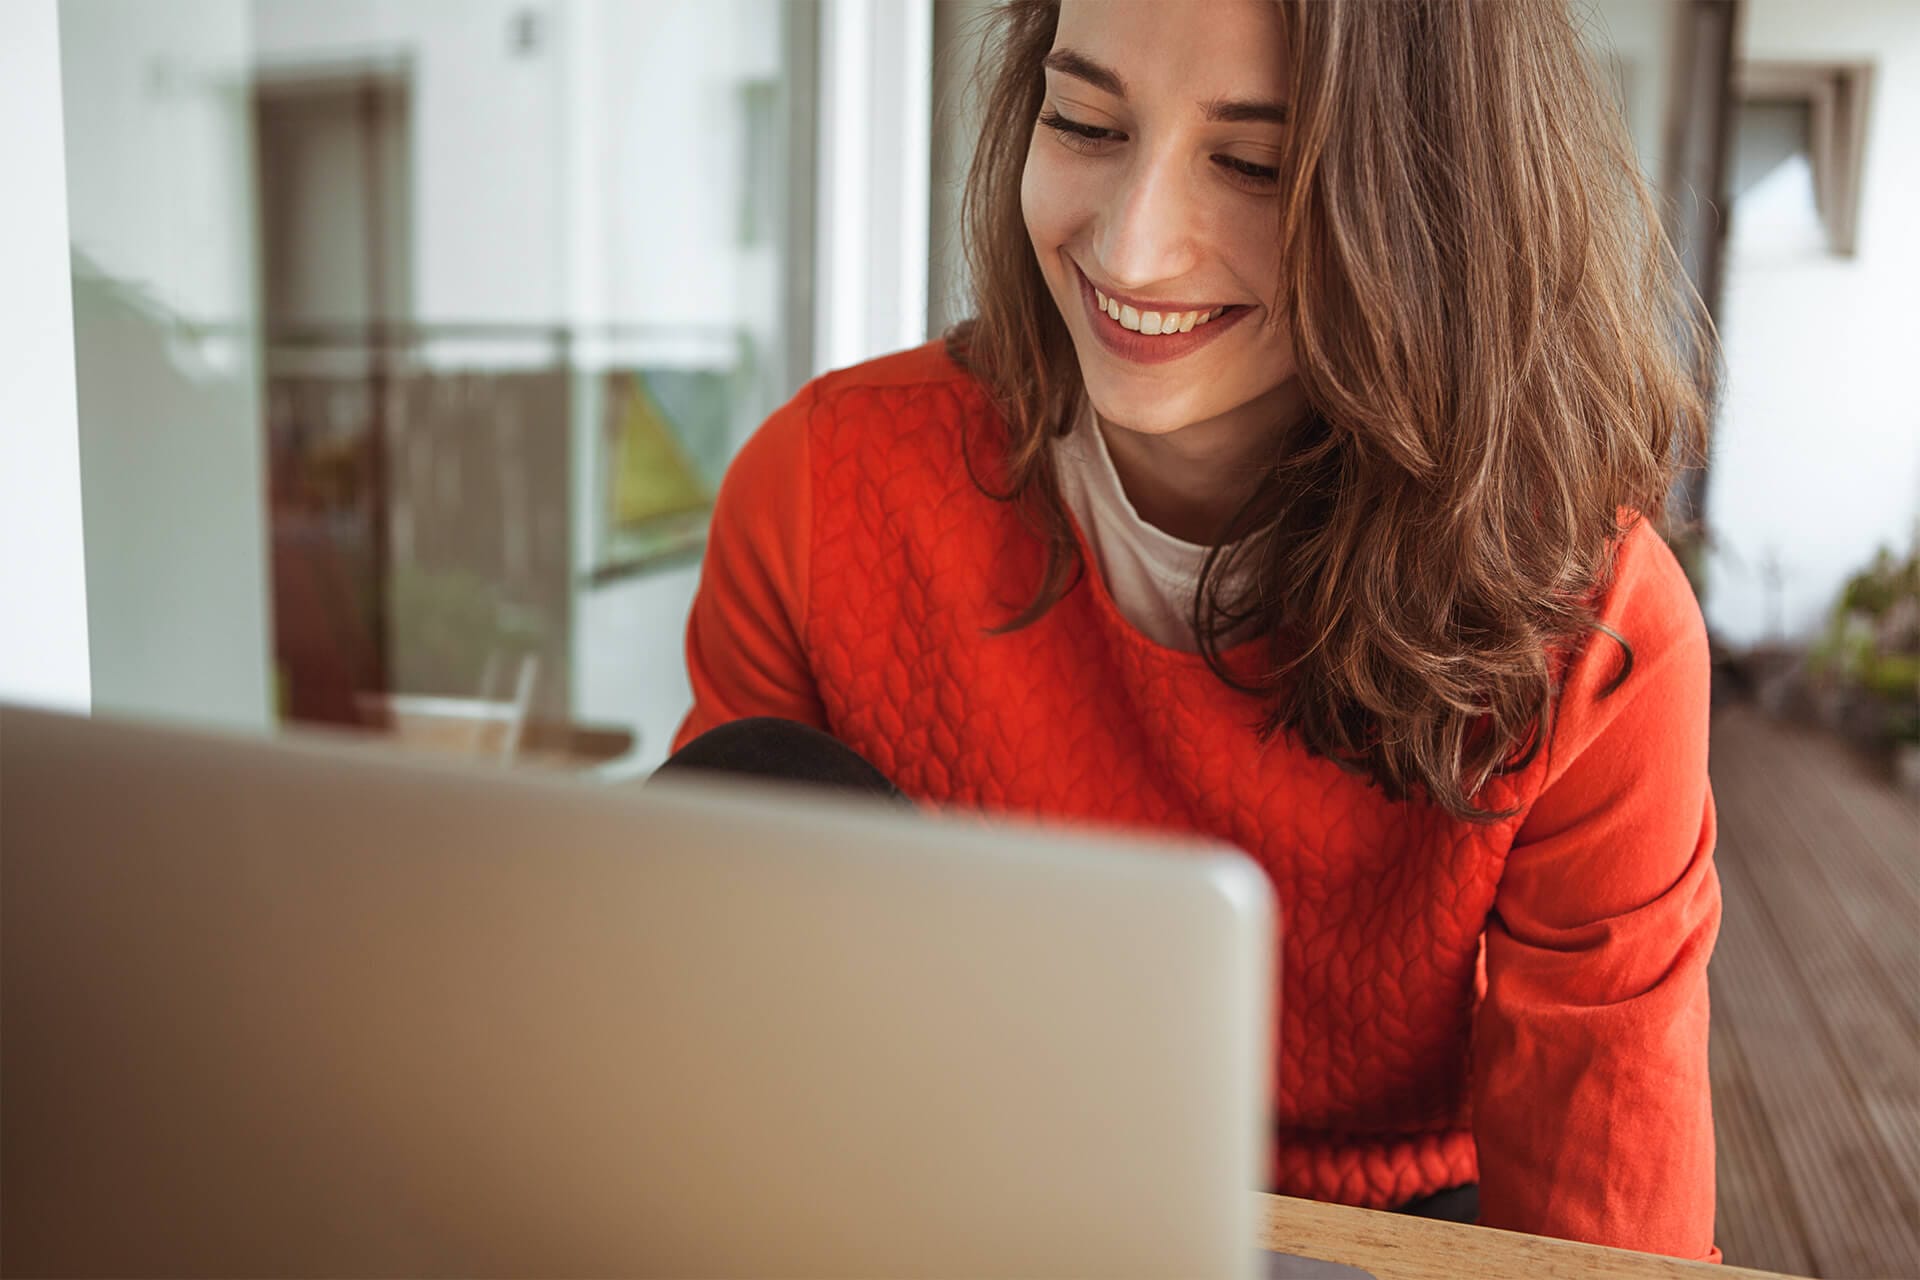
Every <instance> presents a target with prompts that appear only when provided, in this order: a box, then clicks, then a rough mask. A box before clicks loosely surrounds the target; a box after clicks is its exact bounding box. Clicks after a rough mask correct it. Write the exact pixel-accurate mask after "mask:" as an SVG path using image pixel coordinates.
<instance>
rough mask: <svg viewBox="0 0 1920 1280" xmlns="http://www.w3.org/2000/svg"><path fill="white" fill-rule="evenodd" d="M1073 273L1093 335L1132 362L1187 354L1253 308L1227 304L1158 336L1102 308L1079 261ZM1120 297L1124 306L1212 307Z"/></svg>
mask: <svg viewBox="0 0 1920 1280" xmlns="http://www.w3.org/2000/svg"><path fill="white" fill-rule="evenodd" d="M1073 273H1074V275H1076V276H1078V277H1079V278H1080V297H1081V300H1082V301H1083V302H1084V303H1085V304H1086V308H1087V322H1088V323H1089V324H1091V325H1092V326H1093V336H1094V337H1096V338H1098V339H1099V340H1100V345H1101V346H1103V347H1105V348H1106V349H1107V350H1108V351H1110V352H1112V353H1113V354H1114V355H1116V356H1119V357H1120V358H1121V359H1122V360H1128V361H1131V362H1133V363H1134V364H1165V363H1166V362H1167V361H1169V360H1178V359H1180V358H1181V357H1182V356H1186V355H1190V354H1192V353H1193V352H1195V351H1197V350H1199V349H1200V348H1201V347H1204V346H1206V345H1207V344H1208V343H1209V342H1212V341H1213V340H1214V339H1215V338H1218V337H1219V336H1220V335H1221V334H1223V333H1225V332H1226V331H1227V330H1228V329H1231V328H1232V327H1233V326H1234V325H1236V324H1238V323H1240V320H1241V318H1242V317H1244V316H1246V315H1247V314H1248V313H1249V312H1250V311H1252V308H1251V307H1244V306H1239V305H1233V304H1229V305H1228V306H1227V309H1226V310H1225V311H1223V312H1222V313H1221V314H1220V315H1217V316H1215V317H1214V318H1213V319H1212V320H1209V321H1208V322H1207V323H1206V324H1197V325H1195V326H1194V327H1193V328H1191V329H1189V330H1188V331H1187V332H1185V333H1176V334H1171V335H1168V334H1161V335H1157V336H1154V335H1148V334H1142V333H1135V332H1134V331H1133V330H1131V329H1128V328H1125V327H1124V326H1122V325H1121V323H1120V322H1119V321H1118V320H1115V319H1114V318H1113V317H1112V316H1110V315H1108V314H1107V313H1106V311H1105V310H1104V309H1102V308H1101V306H1100V303H1099V300H1098V299H1096V298H1095V297H1094V296H1093V282H1092V281H1090V280H1088V279H1087V273H1086V272H1084V271H1082V270H1080V267H1079V264H1077V263H1076V264H1075V265H1074V269H1073ZM1115 296H1118V295H1115ZM1119 301H1121V302H1122V303H1125V304H1126V305H1127V306H1130V307H1135V308H1136V309H1142V310H1165V311H1210V310H1212V309H1213V307H1212V306H1200V307H1162V306H1152V305H1150V306H1148V307H1146V308H1140V307H1139V305H1138V304H1137V303H1135V302H1134V301H1133V300H1132V299H1129V298H1124V297H1121V298H1119Z"/></svg>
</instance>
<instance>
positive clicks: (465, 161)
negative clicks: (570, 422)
mask: <svg viewBox="0 0 1920 1280" xmlns="http://www.w3.org/2000/svg"><path fill="white" fill-rule="evenodd" d="M251 9H252V14H253V22H254V43H255V48H256V51H257V59H258V62H259V65H260V67H261V69H262V71H263V72H264V73H267V74H273V73H276V72H296V73H305V72H312V71H315V70H325V69H328V68H330V67H339V68H347V67H353V66H356V65H358V66H365V65H376V64H377V65H393V64H405V65H407V66H408V67H409V68H410V72H411V74H410V81H411V89H412V99H411V105H412V113H413V129H414V134H413V146H412V155H413V159H414V173H413V216H414V223H415V225H414V241H413V269H414V278H413V302H414V309H415V316H414V318H415V319H417V320H420V321H423V322H427V323H439V322H448V323H472V322H486V323H499V324H507V323H525V324H551V323H554V322H555V321H556V320H558V319H559V317H560V314H561V306H562V297H563V277H562V261H561V257H560V245H561V239H562V237H561V228H562V222H561V182H560V178H561V164H562V147H561V145H560V139H561V119H562V116H561V102H562V99H561V81H560V72H559V68H560V65H561V61H560V58H559V57H558V56H557V53H556V43H555V42H556V40H557V38H558V36H559V34H560V28H559V25H558V23H557V22H556V21H555V17H554V6H553V4H551V3H546V4H542V3H528V2H527V0H409V2H408V3H392V2H391V0H327V2H326V3H316V2H315V0H253V3H252V5H251ZM522 14H529V15H532V17H533V18H534V32H535V39H534V41H533V43H532V46H531V47H530V48H527V49H524V50H523V49H521V48H519V47H517V45H516V42H515V35H516V28H515V22H516V20H517V19H518V17H519V16H520V15H522Z"/></svg>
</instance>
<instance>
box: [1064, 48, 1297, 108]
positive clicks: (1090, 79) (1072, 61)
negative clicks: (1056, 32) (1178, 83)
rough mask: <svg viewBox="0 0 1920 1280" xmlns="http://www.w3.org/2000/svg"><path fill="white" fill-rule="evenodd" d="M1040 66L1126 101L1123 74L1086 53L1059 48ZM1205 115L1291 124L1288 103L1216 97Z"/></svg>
mask: <svg viewBox="0 0 1920 1280" xmlns="http://www.w3.org/2000/svg"><path fill="white" fill-rule="evenodd" d="M1040 65H1041V66H1043V67H1045V68H1046V69H1047V70H1049V71H1058V72H1059V73H1060V74H1061V75H1064V76H1072V77H1074V78H1075V79H1076V80H1084V81H1086V82H1087V83H1088V84H1090V85H1092V86H1093V87H1094V88H1096V89H1099V90H1100V91H1101V92H1103V93H1110V94H1112V95H1113V96H1114V97H1116V98H1121V99H1125V98H1126V96H1127V82H1126V81H1124V80H1122V79H1121V78H1120V73H1119V72H1117V71H1115V70H1114V69H1113V68H1111V67H1105V66H1102V65H1101V64H1099V63H1098V62H1095V61H1094V60H1093V59H1092V58H1089V57H1088V56H1087V55H1086V54H1084V53H1077V52H1075V51H1074V50H1072V49H1055V50H1053V52H1051V53H1049V54H1048V55H1047V56H1046V57H1045V58H1043V59H1041V61H1040ZM1200 110H1201V113H1202V114H1203V115H1204V116H1205V117H1206V119H1207V121H1208V122H1209V123H1211V124H1285V123H1286V122H1287V104H1286V103H1284V102H1262V101H1253V100H1248V99H1244V98H1215V99H1213V100H1212V101H1209V102H1203V103H1201V104H1200Z"/></svg>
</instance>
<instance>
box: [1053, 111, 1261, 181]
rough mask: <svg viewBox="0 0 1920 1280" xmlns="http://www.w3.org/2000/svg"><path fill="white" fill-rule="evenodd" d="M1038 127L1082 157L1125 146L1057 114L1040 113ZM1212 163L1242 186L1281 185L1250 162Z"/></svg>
mask: <svg viewBox="0 0 1920 1280" xmlns="http://www.w3.org/2000/svg"><path fill="white" fill-rule="evenodd" d="M1040 123H1041V124H1043V125H1045V126H1046V127H1047V128H1049V129H1051V130H1053V131H1054V132H1055V133H1057V134H1059V135H1060V140H1061V141H1062V142H1064V143H1065V144H1066V145H1067V146H1068V147H1071V148H1072V149H1073V150H1075V151H1079V152H1082V153H1083V154H1084V153H1088V152H1091V151H1093V150H1095V149H1097V148H1098V147H1099V146H1100V145H1101V144H1103V143H1108V142H1124V141H1126V137H1127V135H1126V134H1124V133H1121V132H1120V131H1119V130H1118V129H1108V128H1106V127H1104V126H1102V125H1097V124H1082V123H1080V121H1078V120H1069V119H1068V118H1067V117H1065V116H1063V115H1061V114H1060V113H1059V112H1058V111H1042V112H1041V113H1040ZM1213 159H1214V162H1215V163H1217V164H1218V165H1220V167H1221V168H1223V169H1225V170H1227V172H1228V173H1230V174H1232V175H1233V177H1234V180H1235V181H1236V182H1238V183H1240V184H1241V185H1242V186H1252V187H1257V188H1261V189H1271V188H1272V187H1274V186H1275V185H1276V184H1277V183H1278V182H1279V181H1280V171H1279V170H1278V169H1276V168H1274V167H1272V166H1271V165H1264V164H1255V163H1253V162H1252V161H1251V160H1242V159H1240V158H1238V157H1237V156H1225V155H1222V156H1215V157H1213Z"/></svg>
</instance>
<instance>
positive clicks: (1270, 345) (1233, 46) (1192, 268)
mask: <svg viewBox="0 0 1920 1280" xmlns="http://www.w3.org/2000/svg"><path fill="white" fill-rule="evenodd" d="M1286 65H1287V63H1286V58H1285V42H1284V33H1283V32H1282V30H1281V24H1280V12H1279V6H1278V5H1276V4H1274V3H1273V0H1212V2H1210V3H1207V4H1204V5H1202V4H1198V3H1166V2H1164V0H1063V3H1062V4H1061V6H1060V23H1059V27H1058V30H1057V32H1056V34H1055V36H1054V42H1053V50H1052V52H1051V53H1049V54H1048V55H1047V65H1046V70H1045V74H1046V82H1047V87H1046V98H1045V101H1044V103H1043V104H1042V107H1041V114H1040V120H1039V122H1038V123H1036V124H1035V126H1034V130H1033V141H1032V143H1031V145H1030V146H1029V148H1028V151H1027V167H1026V171H1025V174H1024V176H1023V178H1022V180H1021V185H1020V202H1021V207H1022V209H1023V210H1024V212H1025V215H1026V221H1027V232H1028V234H1029V235H1030V236H1031V237H1032V239H1033V250H1034V253H1035V255H1036V256H1037V257H1038V259H1039V262H1040V270H1041V271H1042V273H1043V274H1044V275H1045V276H1046V280H1047V287H1048V288H1049V289H1050V290H1051V291H1052V293H1053V300H1054V303H1055V304H1056V305H1057V306H1058V307H1059V308H1060V314H1061V316H1063V317H1064V318H1065V320H1066V324H1067V330H1068V332H1070V333H1071V334H1072V335H1073V345H1074V351H1075V353H1076V354H1077V356H1078V357H1079V361H1080V371H1081V374H1082V376H1083V378H1084V380H1085V383H1086V387H1087V393H1088V396H1089V398H1090V399H1091V400H1092V401H1093V407H1094V408H1095V409H1096V410H1097V411H1098V412H1099V413H1100V415H1101V417H1103V418H1105V419H1106V420H1107V421H1108V422H1110V423H1113V424H1114V425H1116V426H1121V427H1125V428H1128V429H1130V430H1134V431H1139V432H1143V433H1148V434H1153V435H1164V434H1166V433H1168V432H1172V431H1178V430H1180V429H1181V428H1183V427H1187V426H1191V425H1193V424H1195V423H1200V422H1208V421H1212V420H1215V419H1222V418H1229V417H1230V418H1232V419H1234V420H1241V419H1244V420H1245V421H1246V423H1247V425H1248V426H1249V427H1252V426H1254V425H1256V424H1259V423H1260V421H1261V419H1262V418H1263V416H1270V414H1268V413H1266V412H1265V411H1267V410H1270V409H1271V403H1270V402H1277V400H1278V393H1279V392H1280V389H1281V388H1282V387H1283V386H1284V385H1285V384H1286V383H1287V382H1288V381H1289V380H1290V379H1292V377H1293V374H1294V362H1293V342H1292V335H1291V333H1290V331H1289V329H1288V326H1287V322H1286V319H1285V317H1283V316H1281V315H1280V314H1278V311H1277V309H1276V308H1275V306H1274V301H1275V296H1276V293H1277V291H1278V288H1279V281H1280V235H1279V209H1278V190H1277V183H1276V178H1277V173H1276V169H1277V166H1278V165H1279V163H1280V149H1281V140H1282V137H1283V131H1284V129H1285V127H1286V126H1285V122H1284V118H1285V104H1286V102H1287V95H1288V89H1289V85H1288V83H1287V72H1286ZM1096 291H1097V292H1096ZM1103 297H1104V298H1106V299H1109V301H1108V303H1107V305H1106V307H1105V308H1102V306H1101V302H1100V300H1101V298H1103ZM1115 310H1118V312H1119V315H1118V318H1115V316H1114V315H1113V314H1112V312H1113V311H1115ZM1195 313H1199V314H1197V315H1196V314H1195ZM1236 411H1238V412H1236Z"/></svg>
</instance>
